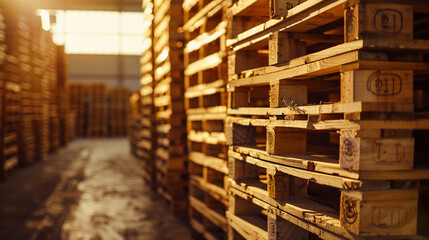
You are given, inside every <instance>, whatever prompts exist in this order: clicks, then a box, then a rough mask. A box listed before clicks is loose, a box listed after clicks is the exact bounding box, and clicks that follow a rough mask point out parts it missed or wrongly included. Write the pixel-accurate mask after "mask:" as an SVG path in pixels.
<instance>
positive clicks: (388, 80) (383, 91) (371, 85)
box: [367, 71, 402, 96]
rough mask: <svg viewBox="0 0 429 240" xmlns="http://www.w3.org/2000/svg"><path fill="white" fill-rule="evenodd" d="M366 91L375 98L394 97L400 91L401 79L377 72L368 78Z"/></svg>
mask: <svg viewBox="0 0 429 240" xmlns="http://www.w3.org/2000/svg"><path fill="white" fill-rule="evenodd" d="M367 89H368V91H370V92H371V93H372V94H374V95H376V96H395V95H398V94H399V93H401V91H402V79H401V77H400V76H399V75H397V74H393V73H380V72H378V71H377V72H375V73H373V74H372V75H371V76H369V78H368V81H367Z"/></svg>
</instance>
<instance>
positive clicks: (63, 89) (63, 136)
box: [56, 46, 74, 146]
mask: <svg viewBox="0 0 429 240" xmlns="http://www.w3.org/2000/svg"><path fill="white" fill-rule="evenodd" d="M56 66H57V79H58V80H57V81H58V85H57V88H58V93H57V94H58V117H59V119H60V135H59V136H60V145H61V146H65V145H66V144H67V142H69V141H70V140H71V138H72V132H73V129H72V126H73V125H74V124H73V121H71V119H73V118H74V113H72V112H71V111H69V107H68V106H69V105H70V103H69V101H70V99H69V96H68V94H69V89H68V83H67V78H68V63H67V56H66V53H65V49H64V46H57V64H56ZM70 115H71V116H70Z"/></svg>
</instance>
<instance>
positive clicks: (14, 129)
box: [1, 2, 21, 174]
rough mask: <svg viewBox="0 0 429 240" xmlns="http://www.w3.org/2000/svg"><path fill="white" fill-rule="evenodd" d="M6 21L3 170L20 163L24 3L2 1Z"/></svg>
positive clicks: (3, 71)
mask: <svg viewBox="0 0 429 240" xmlns="http://www.w3.org/2000/svg"><path fill="white" fill-rule="evenodd" d="M1 4H2V5H1V8H2V9H3V11H4V12H3V13H4V16H5V23H6V39H5V42H6V45H7V50H6V61H5V63H4V64H3V66H2V67H3V69H2V73H3V77H4V84H3V86H4V87H3V94H2V98H3V101H2V103H3V104H2V108H3V115H2V116H3V121H2V123H3V125H2V131H3V134H2V137H3V138H2V140H3V142H2V145H3V146H2V150H3V152H2V164H1V165H2V169H1V170H2V174H4V173H5V172H7V171H9V170H10V169H12V168H14V167H15V166H17V164H18V147H19V139H18V134H19V126H20V118H21V113H20V109H21V85H20V73H21V71H20V64H19V56H20V53H21V51H20V46H19V37H20V36H19V31H18V29H19V25H18V24H19V16H20V7H19V6H18V5H16V4H11V3H9V2H8V3H4V2H2V3H1Z"/></svg>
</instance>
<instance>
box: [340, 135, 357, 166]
mask: <svg viewBox="0 0 429 240" xmlns="http://www.w3.org/2000/svg"><path fill="white" fill-rule="evenodd" d="M341 156H342V157H343V159H344V160H345V161H347V162H353V161H354V160H355V159H356V156H357V142H356V140H354V139H350V138H345V139H343V144H342V146H341Z"/></svg>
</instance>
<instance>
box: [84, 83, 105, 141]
mask: <svg viewBox="0 0 429 240" xmlns="http://www.w3.org/2000/svg"><path fill="white" fill-rule="evenodd" d="M87 93H88V95H87V102H88V104H87V129H86V135H87V136H88V137H107V85H106V84H105V83H93V84H89V85H88V91H87Z"/></svg>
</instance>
